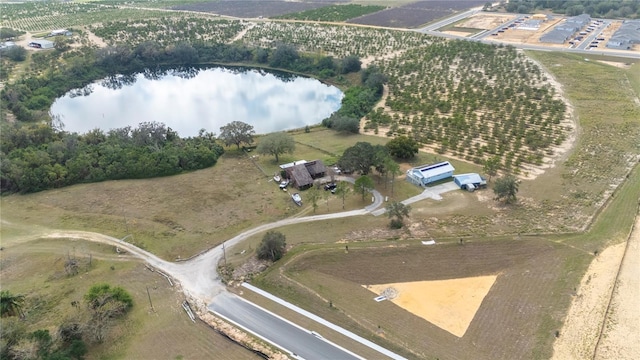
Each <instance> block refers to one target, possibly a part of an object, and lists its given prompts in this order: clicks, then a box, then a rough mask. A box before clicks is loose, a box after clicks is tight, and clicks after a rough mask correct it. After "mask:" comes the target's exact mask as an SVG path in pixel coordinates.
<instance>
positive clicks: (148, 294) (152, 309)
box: [147, 286, 156, 312]
mask: <svg viewBox="0 0 640 360" xmlns="http://www.w3.org/2000/svg"><path fill="white" fill-rule="evenodd" d="M147 296H148V297H149V306H151V311H153V312H155V311H156V310H155V309H154V308H153V303H151V294H150V293H149V287H148V286H147Z"/></svg>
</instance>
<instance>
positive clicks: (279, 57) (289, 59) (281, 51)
mask: <svg viewBox="0 0 640 360" xmlns="http://www.w3.org/2000/svg"><path fill="white" fill-rule="evenodd" d="M299 58H300V55H299V54H298V50H297V49H296V48H295V46H293V45H290V44H278V45H276V49H275V50H274V51H273V53H271V56H270V58H269V65H270V66H272V67H276V68H290V67H291V66H292V65H294V63H295V62H296V61H297V60H298V59H299Z"/></svg>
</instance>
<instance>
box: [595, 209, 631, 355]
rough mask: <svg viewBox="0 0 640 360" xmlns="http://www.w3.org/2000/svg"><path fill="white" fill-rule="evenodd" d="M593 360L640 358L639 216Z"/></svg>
mask: <svg viewBox="0 0 640 360" xmlns="http://www.w3.org/2000/svg"><path fill="white" fill-rule="evenodd" d="M594 359H597V360H605V359H617V360H631V359H640V216H639V217H637V218H636V224H635V228H634V231H633V233H632V234H631V237H630V238H629V244H628V247H627V253H626V254H625V255H624V258H623V259H622V267H621V268H620V274H619V275H618V281H617V282H616V289H615V291H614V293H613V299H612V301H611V307H610V308H609V312H608V314H607V319H606V326H605V328H604V333H603V334H602V339H601V340H600V344H599V345H598V347H597V349H596V356H595V357H594Z"/></svg>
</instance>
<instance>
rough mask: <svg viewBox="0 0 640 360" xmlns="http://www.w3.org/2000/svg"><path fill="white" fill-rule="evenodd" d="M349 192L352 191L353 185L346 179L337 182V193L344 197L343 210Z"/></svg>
mask: <svg viewBox="0 0 640 360" xmlns="http://www.w3.org/2000/svg"><path fill="white" fill-rule="evenodd" d="M349 192H351V186H349V183H347V182H346V181H340V182H339V183H337V184H336V195H338V196H340V198H342V210H344V201H345V199H346V197H347V195H348V194H349Z"/></svg>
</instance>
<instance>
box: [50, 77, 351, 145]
mask: <svg viewBox="0 0 640 360" xmlns="http://www.w3.org/2000/svg"><path fill="white" fill-rule="evenodd" d="M131 80H132V79H131ZM112 85H113V84H112ZM76 92H77V91H76ZM342 95H343V94H342V92H341V91H340V90H339V89H337V88H335V87H333V86H328V85H325V84H322V83H320V82H319V81H317V80H315V79H309V78H302V77H292V78H289V79H284V80H283V79H281V78H278V77H276V76H275V75H273V74H270V73H265V72H264V71H258V70H246V71H238V70H237V69H231V70H230V69H225V68H213V69H206V70H201V71H197V74H195V76H193V77H191V78H187V77H184V76H183V77H180V76H175V75H171V74H170V73H169V74H165V75H163V76H161V77H160V79H159V80H150V79H147V78H145V76H143V75H142V74H137V75H135V82H133V83H131V81H127V82H125V83H124V84H116V86H109V87H107V86H105V84H100V83H96V84H92V85H91V93H90V94H89V95H87V96H70V95H69V94H68V95H66V96H64V97H62V98H59V99H57V100H56V101H55V102H54V104H53V106H52V108H51V112H52V113H53V114H60V115H62V121H63V122H64V125H65V130H67V131H71V132H78V133H86V132H88V131H90V130H92V129H95V128H100V129H102V130H104V131H108V130H110V129H114V128H122V127H125V126H132V127H136V126H137V125H138V124H139V123H141V122H149V121H157V122H162V123H164V124H166V125H167V126H168V127H170V128H172V129H173V130H175V131H177V132H178V134H179V135H180V136H183V137H185V136H194V135H197V134H198V131H199V130H200V129H202V128H204V129H205V130H207V131H209V132H214V133H219V132H220V127H221V126H224V125H226V124H228V123H230V122H231V121H242V122H245V123H248V124H251V125H253V127H254V129H255V130H256V133H258V134H264V133H269V132H274V131H281V130H289V129H294V128H301V127H304V126H306V125H314V124H318V123H319V122H320V121H322V119H324V118H326V117H328V116H329V115H330V114H331V113H333V112H334V111H336V110H337V109H338V108H339V107H340V101H341V99H342Z"/></svg>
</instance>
